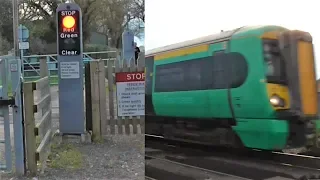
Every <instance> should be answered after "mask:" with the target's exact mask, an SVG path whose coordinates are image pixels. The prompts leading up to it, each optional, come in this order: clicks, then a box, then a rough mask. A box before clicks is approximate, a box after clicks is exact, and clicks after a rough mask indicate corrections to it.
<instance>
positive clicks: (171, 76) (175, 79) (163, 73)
mask: <svg viewBox="0 0 320 180" xmlns="http://www.w3.org/2000/svg"><path fill="white" fill-rule="evenodd" d="M185 72H186V73H187V71H184V69H183V64H181V63H172V64H165V65H158V66H156V76H155V92H171V91H182V90H183V89H185V80H184V79H185Z"/></svg>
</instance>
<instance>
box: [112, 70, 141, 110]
mask: <svg viewBox="0 0 320 180" xmlns="http://www.w3.org/2000/svg"><path fill="white" fill-rule="evenodd" d="M144 80H145V74H144V72H119V73H116V85H117V104H118V108H117V109H118V116H144V114H145V112H144V103H145V101H144V99H145V97H144V94H145V85H144Z"/></svg>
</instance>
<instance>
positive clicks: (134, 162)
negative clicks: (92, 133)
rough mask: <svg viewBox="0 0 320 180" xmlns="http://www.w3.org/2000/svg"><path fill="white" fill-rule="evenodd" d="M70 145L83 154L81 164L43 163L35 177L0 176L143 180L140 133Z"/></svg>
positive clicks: (6, 179) (7, 178) (50, 179)
mask: <svg viewBox="0 0 320 180" xmlns="http://www.w3.org/2000/svg"><path fill="white" fill-rule="evenodd" d="M72 146H74V147H75V150H78V151H79V152H80V153H81V154H82V156H83V162H82V167H81V168H78V169H70V168H68V167H66V168H64V169H60V168H55V167H47V168H46V170H45V172H44V173H43V174H42V175H39V176H38V177H37V178H35V177H20V178H19V177H13V176H11V175H8V174H2V177H1V176H0V179H1V180H2V179H3V180H20V179H21V180H26V179H41V180H42V179H45V180H70V179H72V180H73V179H74V180H84V179H88V180H89V179H90V180H95V179H97V180H98V179H99V180H100V179H101V180H103V179H106V180H107V179H108V180H143V179H144V136H143V135H132V136H113V137H107V138H105V140H104V142H102V143H99V144H77V143H73V144H72Z"/></svg>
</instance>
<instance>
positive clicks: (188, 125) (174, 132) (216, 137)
mask: <svg viewBox="0 0 320 180" xmlns="http://www.w3.org/2000/svg"><path fill="white" fill-rule="evenodd" d="M249 121H250V120H248V122H249ZM262 121H263V120H262ZM278 121H279V123H287V127H288V128H287V129H288V131H284V132H283V134H280V135H279V138H286V139H285V141H282V142H283V143H282V144H278V145H277V146H275V147H274V148H259V147H258V146H259V145H257V147H255V145H254V144H253V143H251V144H250V142H248V141H249V140H248V139H250V137H247V138H244V136H250V135H248V134H250V133H251V136H258V133H257V132H258V131H254V132H256V134H254V133H252V132H253V131H252V132H249V131H250V130H249V129H248V133H247V134H246V135H245V132H242V134H241V133H239V132H238V131H237V130H235V128H234V127H235V126H237V125H235V126H233V125H231V124H230V123H229V121H222V120H208V119H206V120H202V119H186V118H176V117H161V116H146V130H145V131H146V134H152V135H158V136H163V137H164V138H167V139H174V140H179V141H186V142H192V143H199V144H206V145H213V146H227V147H232V148H250V149H261V150H270V151H283V152H287V153H303V152H306V151H309V150H310V149H312V148H313V149H314V148H315V147H316V149H317V147H318V133H317V124H319V122H318V121H315V120H308V121H306V120H305V121H290V120H278ZM318 126H319V125H318ZM265 133H269V134H271V135H270V136H267V137H266V138H265V139H268V137H271V136H272V137H273V138H275V139H277V136H276V135H277V134H279V133H276V132H275V133H274V134H272V132H265ZM284 133H286V134H284ZM260 135H261V134H260ZM251 138H254V137H251ZM261 141H263V138H261ZM260 143H261V142H260ZM266 143H270V142H266ZM280 147H282V148H280Z"/></svg>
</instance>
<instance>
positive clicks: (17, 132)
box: [10, 59, 25, 175]
mask: <svg viewBox="0 0 320 180" xmlns="http://www.w3.org/2000/svg"><path fill="white" fill-rule="evenodd" d="M10 72H11V80H12V93H13V97H14V99H15V105H14V106H12V114H13V128H14V131H13V132H14V150H15V157H16V158H15V169H16V173H17V174H20V175H23V174H25V161H24V155H25V154H24V149H25V148H24V128H23V127H24V124H23V114H22V108H23V106H22V101H21V97H22V96H21V87H22V86H21V83H22V82H21V80H22V76H21V60H16V59H15V60H11V61H10Z"/></svg>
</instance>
